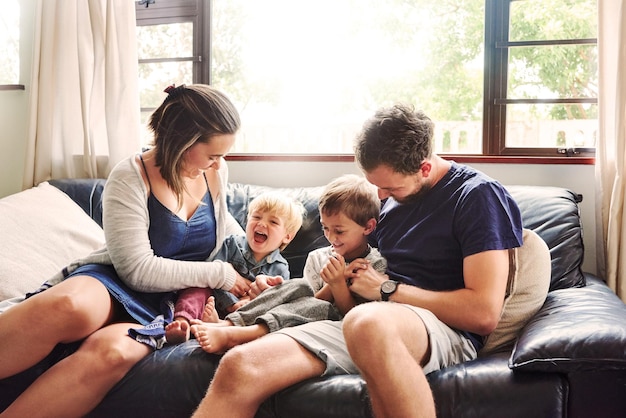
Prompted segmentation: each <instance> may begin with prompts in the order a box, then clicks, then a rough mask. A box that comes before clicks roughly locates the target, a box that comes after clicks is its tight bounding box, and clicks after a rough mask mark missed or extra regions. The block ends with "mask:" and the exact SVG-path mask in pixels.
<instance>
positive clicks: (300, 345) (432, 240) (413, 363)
mask: <svg viewBox="0 0 626 418" xmlns="http://www.w3.org/2000/svg"><path fill="white" fill-rule="evenodd" d="M433 128H434V126H433V123H432V121H431V120H430V119H429V118H428V117H427V116H426V115H424V114H423V113H422V112H416V111H414V110H413V109H412V108H410V107H408V106H402V105H397V106H393V107H391V108H387V109H382V110H380V111H378V112H377V113H376V114H375V116H374V117H373V118H372V119H370V120H369V121H368V122H367V123H366V124H365V126H364V128H363V131H362V132H361V134H360V135H359V136H358V138H357V141H356V145H355V156H356V160H357V162H358V164H359V166H360V168H361V169H362V170H363V172H364V174H365V177H366V178H367V180H368V181H370V182H371V183H372V184H374V185H376V186H377V187H378V193H379V197H380V198H381V199H383V200H385V203H384V206H383V208H382V211H381V217H380V222H379V224H378V226H377V228H376V230H375V231H374V233H373V234H372V235H371V236H372V244H373V246H376V247H378V249H379V250H380V252H381V254H382V255H383V256H384V257H385V258H386V259H387V262H388V270H387V274H386V275H384V274H380V273H377V272H376V271H374V269H373V268H371V266H368V265H367V264H366V263H364V264H363V267H362V268H361V269H360V270H358V271H357V272H356V273H355V274H353V277H351V278H350V279H351V280H350V283H351V290H352V291H353V292H354V293H357V294H359V295H360V296H362V297H364V298H366V299H372V300H381V301H382V302H373V303H366V304H362V305H359V306H357V307H355V308H353V309H352V310H351V311H350V312H348V314H347V315H346V316H345V318H344V320H343V322H336V321H335V322H333V321H321V322H313V323H309V324H304V325H301V326H298V327H294V328H286V329H283V330H281V331H280V332H277V333H274V334H270V335H268V336H266V337H263V338H260V339H258V340H255V341H253V342H251V343H249V344H245V345H242V346H239V347H237V348H236V349H233V350H231V351H229V352H228V353H227V354H226V355H225V356H224V358H223V359H222V361H221V362H220V365H219V367H218V369H217V371H216V374H215V377H214V380H213V382H212V383H211V386H210V387H209V390H208V391H207V395H206V397H205V398H204V399H203V401H202V403H201V404H200V406H199V408H198V410H197V412H196V415H194V416H195V417H224V416H229V417H253V416H254V414H255V412H256V410H257V408H258V407H259V405H260V404H261V403H262V402H263V401H264V400H265V399H266V398H267V397H269V396H270V395H272V394H273V393H275V392H277V391H279V390H281V389H284V388H286V387H288V386H291V385H292V384H295V383H298V382H300V381H303V380H305V379H308V378H311V377H316V376H320V375H330V374H344V373H361V374H362V376H363V378H364V379H365V381H366V382H367V387H368V391H369V393H370V397H371V401H372V408H373V411H374V415H375V416H376V417H394V418H395V417H434V416H435V403H434V400H433V397H432V393H431V391H430V387H429V385H428V381H427V380H426V374H428V373H430V372H431V371H434V370H438V369H440V368H443V367H447V366H450V365H453V364H457V363H460V362H463V361H467V360H471V359H473V358H475V357H476V353H477V351H478V350H479V349H480V348H481V347H482V336H484V335H487V334H489V333H490V332H492V331H493V330H494V329H495V327H496V325H497V323H498V320H499V318H500V314H501V310H502V302H503V300H504V294H505V287H506V282H507V277H508V268H509V261H508V249H509V248H515V247H519V246H521V245H522V224H521V216H520V212H519V209H518V208H517V205H516V204H515V202H514V201H513V199H512V198H511V196H510V195H509V194H508V193H507V192H506V190H505V189H504V188H503V187H502V186H501V185H500V184H499V183H497V182H496V181H494V180H492V179H490V178H489V177H487V176H485V175H484V174H482V173H480V172H477V171H476V170H474V169H471V168H469V167H465V166H462V165H459V164H456V163H454V162H449V161H446V160H444V159H442V158H441V157H439V156H438V155H436V154H434V153H432V138H433ZM389 302H395V303H389ZM281 371H283V372H281ZM259 381H262V382H263V384H262V385H259V384H258V382H259Z"/></svg>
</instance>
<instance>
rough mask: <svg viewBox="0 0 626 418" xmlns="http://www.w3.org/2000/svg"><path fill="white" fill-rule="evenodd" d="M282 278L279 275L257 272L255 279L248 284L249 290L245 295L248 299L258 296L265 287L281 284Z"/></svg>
mask: <svg viewBox="0 0 626 418" xmlns="http://www.w3.org/2000/svg"><path fill="white" fill-rule="evenodd" d="M283 281H284V279H283V278H282V277H280V276H268V275H265V274H259V275H258V276H256V279H255V280H254V282H252V284H251V285H250V291H249V292H248V294H247V296H249V297H250V299H254V298H255V297H257V296H259V295H260V294H261V293H262V292H263V291H264V290H265V289H269V288H270V287H274V286H276V285H279V284H281V283H282V282H283Z"/></svg>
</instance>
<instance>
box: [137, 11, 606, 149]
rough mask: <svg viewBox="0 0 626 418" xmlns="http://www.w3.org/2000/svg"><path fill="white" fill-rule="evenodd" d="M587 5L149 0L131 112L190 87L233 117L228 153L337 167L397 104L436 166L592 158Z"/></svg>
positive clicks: (593, 105)
mask: <svg viewBox="0 0 626 418" xmlns="http://www.w3.org/2000/svg"><path fill="white" fill-rule="evenodd" d="M596 2H597V0H555V1H552V2H546V1H544V0H438V1H433V0H408V1H407V0H404V1H399V0H318V1H316V2H294V1H292V0H206V1H202V0H170V1H166V0H156V2H155V4H150V5H149V7H145V6H143V5H138V6H137V7H138V9H137V10H138V12H137V22H138V40H139V42H140V45H139V50H140V65H141V71H142V74H141V75H140V77H141V79H142V85H141V91H142V110H143V111H145V112H146V114H148V113H149V111H151V109H153V108H154V107H155V106H156V105H158V103H160V102H161V100H162V99H163V97H164V96H163V93H161V91H162V89H163V87H164V86H166V85H167V84H171V83H176V84H181V83H189V82H190V81H189V80H190V78H191V80H192V81H193V82H205V83H206V82H210V83H211V84H212V85H214V86H216V87H217V88H220V89H221V90H223V91H225V92H226V93H227V94H228V95H229V96H230V97H231V98H232V99H233V101H234V102H235V103H236V105H237V107H238V108H239V110H240V112H241V115H242V122H243V126H242V131H241V133H240V135H239V138H238V140H237V142H236V143H235V147H234V149H233V153H241V154H246V155H251V154H263V155H268V154H270V155H281V154H282V155H284V154H287V155H294V154H303V155H318V156H322V157H323V156H331V157H332V156H337V155H346V156H349V155H351V154H352V141H353V138H354V135H355V133H356V132H357V131H358V130H359V129H360V127H361V126H362V124H363V122H364V121H365V119H366V118H368V117H369V116H371V114H372V112H373V111H374V110H375V109H376V108H378V107H380V106H385V105H389V104H392V103H394V102H397V101H404V102H410V103H413V104H415V105H416V107H420V108H422V109H423V110H424V111H426V113H427V114H429V115H430V116H431V117H432V118H433V120H434V121H435V123H436V132H435V149H436V151H437V152H438V153H440V154H442V155H446V154H447V155H456V156H458V155H464V156H484V155H487V156H496V157H504V156H506V157H510V156H517V157H527V156H544V157H545V156H549V157H558V156H592V155H593V151H594V146H595V135H596V131H597V65H596V63H597V59H596V55H597V49H596V32H597V27H596V20H597V19H596V16H597V4H596ZM176 25H179V26H176ZM187 25H189V26H187ZM209 40H210V46H211V47H210V48H209Z"/></svg>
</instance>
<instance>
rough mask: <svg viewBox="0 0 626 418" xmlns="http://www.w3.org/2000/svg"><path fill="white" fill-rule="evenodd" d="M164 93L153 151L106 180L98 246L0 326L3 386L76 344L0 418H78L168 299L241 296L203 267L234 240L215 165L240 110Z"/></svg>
mask: <svg viewBox="0 0 626 418" xmlns="http://www.w3.org/2000/svg"><path fill="white" fill-rule="evenodd" d="M166 92H167V93H168V96H167V98H166V99H165V101H164V102H163V104H161V106H160V107H159V108H158V109H157V110H156V111H155V112H154V113H153V114H152V116H151V118H150V122H149V127H150V129H151V130H152V131H153V133H154V144H153V145H154V146H153V148H151V149H150V150H148V151H146V152H144V153H142V154H140V155H136V156H132V157H130V158H129V159H127V160H124V161H122V162H120V163H119V164H118V165H117V166H116V167H115V168H114V169H113V170H112V172H111V174H110V176H109V178H108V180H107V183H106V186H105V189H104V194H103V209H104V211H103V224H104V233H105V238H106V247H105V248H103V249H102V250H99V251H96V252H95V253H93V254H91V255H90V256H88V257H87V258H85V259H83V260H79V261H77V262H75V263H73V264H72V265H70V266H68V267H67V268H66V269H64V272H63V275H59V277H58V278H55V279H53V280H51V281H50V282H49V283H48V284H47V286H44V288H45V290H41V291H39V292H37V293H36V294H34V295H33V296H31V297H29V298H27V299H26V300H24V301H23V302H22V303H20V304H18V305H16V306H14V307H13V308H11V309H9V310H8V311H6V312H5V313H3V314H2V315H0V341H1V342H2V343H1V344H0V378H5V377H8V376H12V375H14V374H16V373H19V372H21V371H23V370H26V369H28V368H29V367H31V366H33V365H35V364H36V363H38V362H39V361H40V360H42V359H44V358H45V357H46V356H47V355H48V354H49V353H50V352H51V351H52V350H53V348H54V347H55V346H56V345H57V344H58V343H70V342H75V341H82V343H81V344H80V347H79V348H78V350H77V351H76V352H75V353H73V354H71V355H69V356H68V357H66V358H65V359H63V360H61V361H60V362H58V363H56V364H55V365H54V366H53V367H51V368H50V369H49V370H48V371H46V372H45V373H44V374H42V375H41V376H40V377H39V378H38V379H37V380H36V381H35V382H33V384H32V385H31V386H30V387H28V388H27V389H26V390H25V391H24V392H23V393H22V394H21V395H20V397H18V398H17V399H16V400H15V402H13V403H12V404H11V405H10V406H9V407H8V408H7V409H6V410H5V411H4V412H3V413H2V414H0V416H1V417H26V416H27V417H38V416H44V415H45V416H46V417H57V416H58V417H79V416H83V415H85V414H86V413H88V412H89V411H90V410H92V409H93V408H94V407H95V406H97V405H98V403H99V402H100V401H101V400H102V398H103V397H104V396H105V395H106V393H107V392H108V391H109V389H110V388H111V387H112V386H113V385H115V383H116V382H118V381H119V380H120V379H121V378H122V377H123V376H124V375H125V374H126V372H127V371H128V370H129V369H130V368H131V367H132V366H133V365H134V364H135V363H137V362H138V361H139V360H141V359H142V358H143V357H144V356H146V355H147V354H149V353H150V352H151V351H152V349H153V348H152V347H151V346H150V345H147V344H142V343H140V342H138V341H137V340H135V339H133V338H130V337H129V330H134V329H138V328H140V327H141V326H142V325H146V324H148V323H150V322H151V321H152V320H154V319H155V317H156V316H158V315H159V313H160V312H161V307H160V304H161V303H162V302H163V301H164V300H166V299H167V297H168V296H169V295H171V292H172V291H174V290H177V289H182V288H188V287H212V288H220V289H225V290H230V291H231V292H232V293H233V294H235V295H237V296H241V295H243V294H244V293H246V292H248V291H249V290H250V284H249V282H248V281H247V280H246V279H244V278H243V277H241V276H240V275H238V274H237V273H236V272H235V270H234V269H233V268H232V266H231V265H230V264H227V263H223V262H219V261H215V262H205V261H204V260H206V259H207V258H209V257H210V256H212V255H213V254H214V253H215V252H216V251H217V250H218V249H219V247H220V245H221V243H222V241H223V239H224V237H225V236H227V235H229V234H243V231H242V229H241V227H240V226H239V225H238V224H237V222H236V221H235V219H234V218H232V216H230V215H229V213H228V211H227V208H226V198H225V186H226V183H227V174H228V173H227V167H226V164H225V162H224V160H223V156H224V155H225V154H226V153H227V152H228V151H229V150H230V148H231V146H232V145H233V143H234V141H235V134H236V132H237V130H238V129H239V126H240V121H239V115H238V113H237V110H236V109H235V107H234V106H233V104H232V103H231V102H230V100H229V99H228V98H227V97H226V96H225V95H224V94H222V93H220V92H219V91H217V90H215V89H213V88H211V87H209V86H206V85H190V86H184V85H182V86H179V87H174V86H170V87H168V88H167V89H166ZM44 288H42V289H44ZM60 395H61V396H60Z"/></svg>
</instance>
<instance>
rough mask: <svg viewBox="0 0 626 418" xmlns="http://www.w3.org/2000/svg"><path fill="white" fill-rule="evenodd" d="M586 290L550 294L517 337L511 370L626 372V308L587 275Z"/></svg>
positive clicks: (579, 289) (613, 294) (561, 291)
mask: <svg viewBox="0 0 626 418" xmlns="http://www.w3.org/2000/svg"><path fill="white" fill-rule="evenodd" d="M586 276H587V277H586V279H587V286H586V287H581V288H570V289H560V290H555V291H552V292H550V293H549V294H548V297H547V298H546V302H545V303H544V305H543V307H542V308H541V309H540V310H539V312H538V313H537V314H536V315H535V316H534V317H533V318H532V319H531V320H530V321H529V322H528V323H527V324H526V326H525V327H524V329H523V330H522V332H521V334H520V336H519V337H518V339H517V341H516V343H515V346H514V348H513V351H512V353H511V356H510V358H509V367H510V368H512V369H514V370H523V371H542V372H561V373H570V372H581V371H588V370H594V371H598V370H611V369H622V370H626V304H624V302H622V301H621V300H620V299H619V298H618V297H617V296H616V295H615V293H613V291H611V289H609V288H608V287H607V286H606V285H605V284H604V283H603V282H601V281H600V280H598V279H597V278H594V277H593V276H591V275H589V274H587V275H586Z"/></svg>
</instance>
